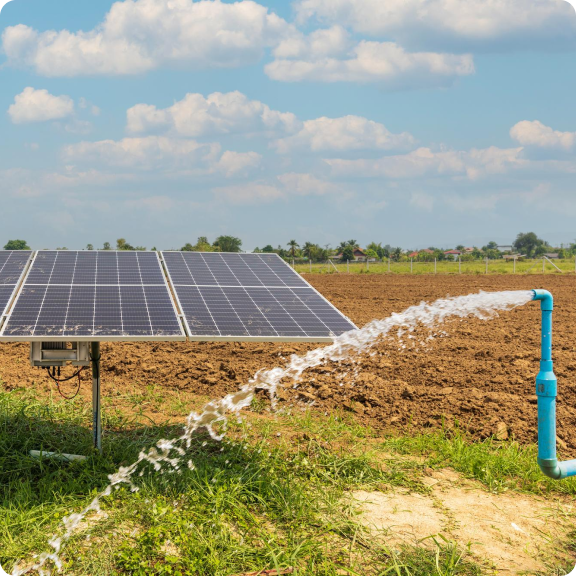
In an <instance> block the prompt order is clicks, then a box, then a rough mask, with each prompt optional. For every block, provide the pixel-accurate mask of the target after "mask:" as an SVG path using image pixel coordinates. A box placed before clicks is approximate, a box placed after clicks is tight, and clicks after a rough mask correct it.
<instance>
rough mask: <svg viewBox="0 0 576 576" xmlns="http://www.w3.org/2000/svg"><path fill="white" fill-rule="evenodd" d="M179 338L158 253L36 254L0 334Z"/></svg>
mask: <svg viewBox="0 0 576 576" xmlns="http://www.w3.org/2000/svg"><path fill="white" fill-rule="evenodd" d="M1 262H2V260H0V263H1ZM0 265H1V264H0ZM0 297H1V295H0ZM183 335H184V334H183V331H182V326H181V323H180V320H179V318H178V316H177V314H176V310H175V307H174V304H173V301H172V298H171V296H170V292H169V290H168V286H167V284H166V278H165V276H164V273H163V271H162V268H161V265H160V260H159V259H158V255H157V253H156V252H134V251H54V250H52V251H44V252H39V253H38V254H37V256H36V259H35V261H34V263H33V265H32V268H31V270H30V273H29V275H28V277H27V280H26V283H25V285H24V288H23V289H22V294H21V296H20V297H19V299H18V301H17V302H16V304H15V306H14V310H13V312H12V314H11V316H10V318H9V320H8V322H7V323H6V325H5V326H4V328H3V330H2V336H8V337H9V336H40V337H47V338H50V337H54V338H56V337H62V336H69V337H74V336H94V337H98V338H102V339H106V338H108V337H110V338H130V337H151V338H152V339H153V337H156V336H157V337H175V338H178V339H182V336H183Z"/></svg>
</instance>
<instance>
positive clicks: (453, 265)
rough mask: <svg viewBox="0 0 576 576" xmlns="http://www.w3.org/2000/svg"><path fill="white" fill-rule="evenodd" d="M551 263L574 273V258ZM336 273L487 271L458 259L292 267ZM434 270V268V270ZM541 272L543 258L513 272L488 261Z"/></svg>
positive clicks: (495, 269) (493, 269) (521, 263)
mask: <svg viewBox="0 0 576 576" xmlns="http://www.w3.org/2000/svg"><path fill="white" fill-rule="evenodd" d="M553 262H554V264H555V265H556V266H558V268H560V270H562V272H564V273H570V272H571V273H575V272H576V266H575V262H574V259H566V260H553ZM334 267H335V268H336V269H337V270H338V272H349V273H350V274H389V273H390V274H434V273H437V274H486V263H485V261H484V260H474V261H470V262H462V263H461V265H460V266H459V265H458V262H453V261H447V260H444V261H442V262H437V263H436V268H435V267H434V262H413V263H412V266H410V261H408V262H391V263H390V267H388V261H387V260H386V261H384V262H370V263H368V264H367V263H366V262H350V263H349V265H347V264H346V262H344V263H340V262H338V261H334V266H332V265H326V264H324V263H317V262H314V263H312V266H310V264H309V263H307V262H306V263H296V264H295V267H294V268H295V270H296V271H297V272H299V273H313V274H332V273H336V270H335V269H334ZM435 270H436V271H435ZM514 273H516V274H542V259H536V260H518V262H516V271H515V272H514V263H513V262H507V261H505V260H489V261H488V274H514ZM544 273H545V274H560V272H559V271H558V270H557V269H556V268H554V266H553V265H552V264H550V263H549V262H546V263H545V266H544Z"/></svg>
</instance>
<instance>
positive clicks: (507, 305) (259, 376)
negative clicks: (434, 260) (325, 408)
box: [0, 290, 534, 576]
mask: <svg viewBox="0 0 576 576" xmlns="http://www.w3.org/2000/svg"><path fill="white" fill-rule="evenodd" d="M533 296H534V293H533V292H532V291H531V290H517V291H504V292H480V293H478V294H469V295H466V296H457V297H451V298H441V299H439V300H436V301H435V302H433V303H430V304H429V303H426V302H422V303H420V304H418V305H417V306H410V307H409V308H407V309H406V310H404V312H401V313H393V314H391V315H390V316H388V317H387V318H384V319H382V320H373V321H371V322H369V323H368V324H366V325H365V326H364V327H363V328H361V329H359V330H352V331H350V332H346V333H344V334H342V335H341V336H338V337H337V338H335V339H334V342H333V343H332V344H330V345H328V346H324V347H321V348H316V349H314V350H311V351H309V352H307V353H306V354H303V355H301V356H298V355H296V354H294V355H292V356H291V357H290V359H289V361H288V362H287V364H286V365H285V366H284V367H276V368H271V369H264V370H260V371H258V372H257V373H256V374H255V375H254V377H253V378H252V379H251V380H249V381H248V383H247V384H244V385H243V386H242V387H241V388H240V389H239V390H238V391H236V392H233V393H231V394H228V395H226V396H224V397H223V398H220V399H219V400H213V401H211V402H209V403H208V404H206V405H205V406H204V409H203V411H202V412H200V413H196V412H191V413H190V415H189V416H188V418H187V421H186V425H185V426H184V430H183V432H182V434H181V435H180V436H179V437H178V438H175V439H172V440H160V441H158V442H157V443H156V444H155V445H154V446H153V447H151V448H149V449H148V450H146V451H141V452H140V454H139V455H138V459H137V460H136V461H135V462H134V463H133V464H131V465H130V466H123V467H120V468H119V469H118V471H117V472H116V473H115V474H111V475H110V476H109V480H110V483H109V485H108V486H107V487H106V489H105V490H104V491H102V492H101V493H100V494H98V495H97V496H96V497H95V498H94V499H93V500H92V501H91V502H90V504H88V506H86V508H84V509H83V510H82V511H80V512H78V513H75V514H71V515H69V516H67V517H65V518H64V519H63V520H62V523H63V528H64V532H63V534H61V535H60V536H53V537H52V538H51V539H50V540H49V541H48V544H49V545H50V547H51V548H52V551H51V552H43V553H42V554H40V555H39V556H38V557H37V560H36V562H35V563H34V564H33V565H31V566H27V567H25V568H24V567H23V568H20V567H19V566H18V563H17V564H16V565H15V566H14V568H13V572H12V576H21V575H22V574H27V573H29V572H32V571H37V572H38V573H39V574H41V575H48V574H51V569H52V567H56V568H57V569H58V570H60V568H61V567H62V563H61V560H60V553H61V551H62V548H63V546H64V545H65V543H66V542H67V541H68V540H69V539H70V537H71V536H72V535H73V534H74V532H75V530H77V529H78V527H79V526H80V524H81V523H82V522H83V521H84V519H85V518H86V516H87V515H88V514H89V513H90V512H98V511H99V510H100V502H101V500H102V499H103V498H105V497H107V496H110V495H111V494H112V491H113V490H115V489H118V488H119V487H120V486H121V485H123V484H125V485H128V486H129V487H130V489H131V490H132V491H136V490H138V487H137V486H136V484H135V483H134V478H133V477H134V475H135V473H136V472H137V471H138V469H139V468H140V464H142V463H150V464H151V465H152V466H153V467H154V469H155V470H156V471H161V470H162V469H163V468H164V467H167V469H168V471H170V472H177V471H178V470H179V469H180V467H181V466H182V465H187V466H188V467H190V468H194V464H193V462H192V461H191V460H187V461H186V462H183V459H184V457H185V455H186V453H187V451H188V449H189V448H190V446H191V443H192V440H193V435H194V433H195V432H196V431H197V430H198V429H199V428H205V429H207V430H208V432H209V433H210V435H211V436H212V438H214V439H215V440H221V439H222V437H223V434H221V433H219V431H218V429H217V425H219V424H224V425H225V424H226V422H227V420H228V418H229V415H232V414H237V413H238V412H239V411H240V410H242V408H245V407H246V406H249V405H250V403H251V402H252V398H253V396H254V393H255V391H256V390H257V389H263V390H267V391H268V393H269V394H270V397H271V399H272V400H273V399H274V396H275V393H276V390H277V388H278V386H280V385H281V383H282V381H283V380H286V381H291V382H293V383H297V382H298V380H299V379H300V378H301V376H302V374H303V373H304V371H305V370H307V369H309V368H314V367H316V366H319V365H321V364H324V363H325V362H338V361H342V360H346V359H350V358H354V357H356V356H357V355H358V354H361V353H363V352H365V351H367V350H368V349H370V348H371V347H372V346H374V345H375V344H376V343H377V342H378V341H380V340H381V339H382V338H385V337H388V336H394V335H398V334H400V335H401V334H403V333H405V332H406V331H409V332H413V331H414V330H415V329H416V328H417V327H419V326H423V327H425V328H428V329H432V328H435V327H437V326H439V325H440V324H442V323H443V322H444V321H445V320H448V319H450V318H465V317H468V316H474V317H476V318H480V319H483V320H487V319H490V318H492V317H494V316H496V315H497V314H498V312H500V311H506V310H510V309H512V308H515V307H517V306H521V305H523V304H526V303H528V302H530V301H531V300H532V299H533ZM142 474H143V471H140V472H139V475H142ZM2 574H6V573H5V572H4V571H3V570H2V567H1V566H0V576H1V575H2Z"/></svg>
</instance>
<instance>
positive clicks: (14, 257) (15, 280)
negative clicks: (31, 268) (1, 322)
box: [0, 250, 32, 317]
mask: <svg viewBox="0 0 576 576" xmlns="http://www.w3.org/2000/svg"><path fill="white" fill-rule="evenodd" d="M31 254H32V251H31V250H0V317H2V316H4V315H5V314H6V311H7V308H8V306H9V305H10V302H11V301H12V298H13V296H14V293H15V291H16V288H17V287H18V285H19V284H20V281H21V279H22V276H23V274H24V271H25V270H26V266H27V264H28V261H29V260H30V255H31Z"/></svg>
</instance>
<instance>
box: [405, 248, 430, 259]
mask: <svg viewBox="0 0 576 576" xmlns="http://www.w3.org/2000/svg"><path fill="white" fill-rule="evenodd" d="M420 254H434V250H430V248H424V249H423V250H417V251H416V252H412V253H411V254H408V258H418V256H419V255H420Z"/></svg>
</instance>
